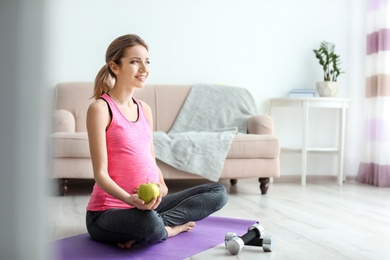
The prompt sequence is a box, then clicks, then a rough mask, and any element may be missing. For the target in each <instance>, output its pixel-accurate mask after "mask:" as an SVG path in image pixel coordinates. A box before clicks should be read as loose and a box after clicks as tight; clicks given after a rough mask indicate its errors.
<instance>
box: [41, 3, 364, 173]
mask: <svg viewBox="0 0 390 260" xmlns="http://www.w3.org/2000/svg"><path fill="white" fill-rule="evenodd" d="M46 13H47V15H46V19H47V22H46V25H47V27H46V28H45V29H46V32H47V36H48V37H47V39H46V43H47V46H45V49H46V50H47V54H48V55H47V56H46V57H45V58H44V59H45V61H46V65H47V66H46V71H47V74H46V76H47V78H46V82H47V84H48V85H49V86H51V87H54V86H55V84H56V83H58V82H63V81H93V80H94V77H95V75H96V73H97V71H98V70H99V69H100V67H101V66H103V65H104V55H105V50H106V48H107V46H108V45H109V43H110V42H111V41H112V40H113V39H114V38H116V37H117V36H120V35H123V34H127V33H136V34H139V35H140V36H141V37H142V38H144V40H145V41H146V42H147V43H148V44H149V46H150V52H149V54H150V58H151V62H152V64H151V75H150V77H149V80H148V82H149V83H156V84H158V83H187V84H193V83H200V82H202V83H216V84H226V85H235V86H242V87H245V88H247V89H248V90H249V91H250V92H251V93H252V94H253V95H254V97H255V99H256V102H257V105H258V110H259V112H260V113H262V112H265V111H266V105H267V102H266V101H267V99H268V98H271V97H281V96H286V95H287V92H288V91H289V90H290V89H291V88H314V85H315V82H316V81H319V80H321V79H322V72H321V68H320V66H319V65H318V64H317V60H316V59H315V56H314V54H313V52H312V49H314V48H318V46H319V44H320V42H321V41H323V40H327V41H331V42H334V43H335V44H336V50H337V52H339V54H340V55H341V59H342V62H343V63H342V69H343V70H345V71H346V72H347V73H346V74H343V75H342V76H341V77H340V78H339V82H340V83H341V85H342V89H341V92H340V93H339V96H340V97H348V98H353V100H354V105H353V109H352V110H351V111H350V118H349V122H348V123H349V126H350V129H351V128H352V129H353V128H355V127H356V125H358V124H359V120H358V114H359V113H360V112H359V108H358V106H357V104H358V101H359V100H358V99H359V98H360V97H361V95H362V93H363V88H364V66H363V64H364V63H363V62H364V53H365V1H364V0H357V1H352V0H316V1H312V0H296V1H289V0H278V1H259V0H241V1H238V0H214V1H210V0H187V1H182V0H181V1H180V0H165V1H159V0H147V1H133V0H115V1H108V0H106V1H105V0H83V1H80V0H47V4H46ZM325 117H327V120H329V121H330V120H331V118H332V115H327V116H325ZM279 121H281V122H282V123H281V124H283V120H279ZM351 124H354V126H353V127H351ZM285 127H287V126H283V125H280V129H281V128H285ZM330 131H331V132H332V131H333V129H330ZM351 133H352V135H349V136H348V140H347V151H346V152H347V155H346V158H347V162H346V172H347V174H349V175H356V170H357V166H358V165H357V161H358V160H357V159H358V158H359V154H358V153H357V150H358V149H357V147H356V145H357V142H356V140H359V133H356V132H355V131H354V132H351ZM295 136H296V135H295V134H291V133H290V134H289V133H288V134H287V136H283V137H281V138H282V141H284V140H286V142H289V141H291V140H294V138H295ZM328 139H329V142H332V140H333V137H328ZM286 156H287V157H288V155H286ZM286 156H283V157H282V165H284V166H285V167H282V170H283V171H284V172H282V174H297V172H299V167H298V166H299V165H298V166H294V163H293V162H292V163H290V162H289V161H294V159H291V158H287V157H286ZM285 157H286V158H285ZM323 160H325V161H326V160H328V159H316V158H313V163H311V164H313V165H311V166H310V165H309V167H310V168H309V172H312V173H313V174H333V173H334V174H335V167H333V166H329V163H325V164H321V161H323ZM330 160H331V161H332V160H333V161H334V159H332V158H330ZM297 167H298V168H297ZM324 167H325V168H324Z"/></svg>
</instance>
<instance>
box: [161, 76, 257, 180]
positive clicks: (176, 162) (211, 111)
mask: <svg viewBox="0 0 390 260" xmlns="http://www.w3.org/2000/svg"><path fill="white" fill-rule="evenodd" d="M255 113H256V105H255V102H254V100H253V97H252V96H251V94H250V93H249V92H248V91H247V90H246V89H244V88H239V87H229V86H219V85H204V84H197V85H194V86H192V88H191V90H190V93H189V94H188V96H187V99H186V100H185V103H184V104H183V107H182V109H181V110H180V112H179V114H178V116H177V118H176V120H175V122H174V123H173V126H172V128H171V129H170V130H169V132H168V133H164V132H161V131H158V132H154V146H155V154H156V158H157V159H159V160H161V161H163V162H165V163H167V164H169V165H171V166H173V167H175V168H177V169H180V170H183V171H186V172H190V173H194V174H197V175H201V176H202V177H204V178H207V179H209V180H211V181H218V180H219V177H220V174H221V172H222V168H223V165H224V162H225V159H226V156H227V153H228V151H229V149H230V145H231V143H232V141H233V138H234V136H235V134H236V133H237V132H240V133H247V126H246V121H247V119H248V118H249V117H250V116H252V115H255Z"/></svg>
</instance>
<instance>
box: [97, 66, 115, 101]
mask: <svg viewBox="0 0 390 260" xmlns="http://www.w3.org/2000/svg"><path fill="white" fill-rule="evenodd" d="M111 81H112V80H111V75H110V73H109V71H108V65H104V66H103V67H102V68H101V69H100V70H99V72H98V74H97V75H96V78H95V87H94V93H93V96H92V98H95V99H98V98H100V96H101V95H103V94H104V93H107V92H108V91H110V90H111V88H112V84H111Z"/></svg>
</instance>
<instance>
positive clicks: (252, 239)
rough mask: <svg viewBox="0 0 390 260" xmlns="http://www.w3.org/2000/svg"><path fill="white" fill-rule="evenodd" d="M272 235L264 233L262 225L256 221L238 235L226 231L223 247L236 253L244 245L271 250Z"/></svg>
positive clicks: (266, 250)
mask: <svg viewBox="0 0 390 260" xmlns="http://www.w3.org/2000/svg"><path fill="white" fill-rule="evenodd" d="M272 240H273V236H270V235H265V232H264V227H263V226H262V225H260V224H258V223H256V224H253V225H252V226H250V227H249V228H248V232H247V233H246V234H244V235H243V236H241V237H238V236H237V234H236V233H234V232H228V233H226V236H225V247H226V248H227V250H228V251H229V252H230V253H231V254H233V255H236V254H238V253H240V252H241V250H242V249H243V248H244V246H245V245H248V246H259V247H263V250H264V251H265V252H271V251H272Z"/></svg>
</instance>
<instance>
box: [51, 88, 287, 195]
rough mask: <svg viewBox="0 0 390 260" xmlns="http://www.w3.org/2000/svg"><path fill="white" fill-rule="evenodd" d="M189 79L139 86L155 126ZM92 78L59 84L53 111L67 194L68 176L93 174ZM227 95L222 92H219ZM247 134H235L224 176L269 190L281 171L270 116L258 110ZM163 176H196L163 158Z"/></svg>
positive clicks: (55, 159) (163, 127) (166, 118)
mask: <svg viewBox="0 0 390 260" xmlns="http://www.w3.org/2000/svg"><path fill="white" fill-rule="evenodd" d="M190 89H191V86H190V85H147V86H146V87H145V88H143V89H138V90H136V92H135V98H137V99H141V100H143V101H145V102H146V103H148V104H149V105H150V107H151V109H152V112H153V117H154V119H153V120H154V122H153V125H154V130H155V131H164V132H168V131H169V129H170V127H171V126H172V124H173V123H174V121H175V118H176V116H177V114H178V113H179V111H180V108H181V107H182V105H183V103H184V101H185V99H186V97H187V95H188V93H189V91H190ZM92 92H93V83H92V82H67V83H61V84H58V85H57V86H56V88H55V111H54V116H53V130H52V134H51V142H50V145H51V149H50V152H51V159H52V160H51V162H52V163H51V165H52V168H51V178H53V179H59V180H60V190H61V193H62V194H63V195H66V193H67V190H68V180H69V179H93V171H92V164H91V159H90V153H89V145H88V137H87V133H86V123H85V119H86V111H87V108H88V106H89V104H90V103H91V102H93V99H91V96H92ZM221 98H223V97H221ZM247 128H248V134H237V135H236V136H235V137H234V139H233V143H232V145H231V147H230V150H229V152H228V155H227V158H226V161H225V163H224V166H223V170H222V174H221V177H220V179H230V183H231V184H232V185H235V184H236V183H237V179H242V178H258V179H259V182H260V190H261V193H262V194H266V193H267V189H268V183H269V178H270V177H278V176H279V154H280V146H279V140H278V138H277V137H276V136H274V135H273V123H272V119H271V118H270V117H269V116H266V115H256V116H253V117H251V118H249V119H248V121H247ZM157 164H158V166H159V167H160V169H161V171H162V173H163V175H164V178H165V179H167V180H169V179H198V178H202V177H200V176H198V175H194V174H191V173H187V172H183V171H180V170H178V169H175V168H173V167H171V166H170V165H167V164H165V163H163V162H161V161H159V160H157Z"/></svg>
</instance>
